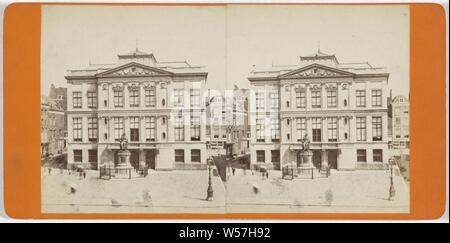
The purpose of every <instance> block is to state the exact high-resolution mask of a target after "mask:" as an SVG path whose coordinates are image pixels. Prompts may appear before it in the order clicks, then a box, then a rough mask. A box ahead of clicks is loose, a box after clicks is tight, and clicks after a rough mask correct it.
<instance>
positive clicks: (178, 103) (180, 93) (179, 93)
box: [173, 89, 184, 107]
mask: <svg viewBox="0 0 450 243" xmlns="http://www.w3.org/2000/svg"><path fill="white" fill-rule="evenodd" d="M173 93H174V101H173V102H174V104H173V106H175V107H183V105H184V90H183V89H175V90H174V91H173Z"/></svg>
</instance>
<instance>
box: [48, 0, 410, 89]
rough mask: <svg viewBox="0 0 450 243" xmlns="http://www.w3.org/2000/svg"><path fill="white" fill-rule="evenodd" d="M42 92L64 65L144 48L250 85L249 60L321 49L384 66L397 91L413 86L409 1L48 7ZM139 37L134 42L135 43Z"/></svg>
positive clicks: (214, 83)
mask: <svg viewBox="0 0 450 243" xmlns="http://www.w3.org/2000/svg"><path fill="white" fill-rule="evenodd" d="M41 36H42V37H41V38H42V42H41V43H42V44H41V45H42V56H41V58H42V59H41V65H42V73H41V78H42V82H41V84H42V85H41V86H42V94H48V91H49V87H50V84H51V83H54V84H55V85H56V86H62V87H65V86H66V80H65V79H64V76H65V74H66V70H67V69H78V68H83V67H86V66H87V65H88V64H89V62H91V63H115V62H116V61H117V54H119V53H126V52H130V51H133V50H134V49H135V48H136V45H137V46H138V48H139V50H141V51H144V52H148V53H153V54H154V55H155V57H156V58H157V60H158V61H184V60H187V61H189V62H190V63H191V64H192V65H200V66H206V68H207V70H208V72H209V75H208V87H211V88H217V89H225V88H232V87H233V84H237V85H238V86H240V87H245V88H248V87H249V83H248V81H247V77H248V75H249V72H250V71H251V70H252V66H253V65H256V66H257V67H264V66H270V65H272V63H274V64H296V63H297V62H298V61H299V56H300V55H308V54H312V53H314V52H316V51H317V49H318V43H319V42H320V49H321V51H322V52H324V53H327V54H335V55H336V57H337V58H338V60H339V61H340V62H366V61H369V63H371V64H372V65H373V66H382V67H387V68H388V70H389V72H390V74H391V75H390V78H389V88H391V89H392V90H393V94H394V95H398V94H403V95H408V92H409V7H407V6H358V7H355V6H291V5H289V6H243V5H239V6H228V7H221V6H215V7H198V6H195V7H161V6H160V7H156V6H155V7H152V6H149V7H142V6H139V7H124V6H115V7H110V6H44V7H43V11H42V35H41ZM136 43H137V44H136Z"/></svg>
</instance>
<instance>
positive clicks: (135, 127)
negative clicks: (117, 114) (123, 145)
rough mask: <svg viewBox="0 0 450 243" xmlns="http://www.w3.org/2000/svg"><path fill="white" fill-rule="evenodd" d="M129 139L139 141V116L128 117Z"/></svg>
mask: <svg viewBox="0 0 450 243" xmlns="http://www.w3.org/2000/svg"><path fill="white" fill-rule="evenodd" d="M130 141H131V142H138V141H139V117H130Z"/></svg>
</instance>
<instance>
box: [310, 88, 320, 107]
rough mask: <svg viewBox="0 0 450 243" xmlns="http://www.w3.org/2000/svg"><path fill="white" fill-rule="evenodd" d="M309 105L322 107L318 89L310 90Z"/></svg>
mask: <svg viewBox="0 0 450 243" xmlns="http://www.w3.org/2000/svg"><path fill="white" fill-rule="evenodd" d="M311 106H312V107H313V108H320V107H322V97H321V92H320V90H316V91H311Z"/></svg>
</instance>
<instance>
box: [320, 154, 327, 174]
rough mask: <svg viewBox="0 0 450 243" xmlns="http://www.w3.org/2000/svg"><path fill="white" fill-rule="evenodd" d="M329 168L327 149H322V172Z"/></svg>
mask: <svg viewBox="0 0 450 243" xmlns="http://www.w3.org/2000/svg"><path fill="white" fill-rule="evenodd" d="M327 168H328V153H327V151H326V150H325V149H322V161H321V164H320V169H321V170H326V169H327Z"/></svg>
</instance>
